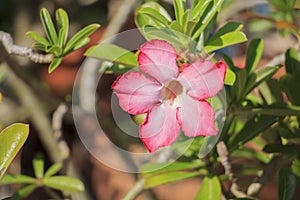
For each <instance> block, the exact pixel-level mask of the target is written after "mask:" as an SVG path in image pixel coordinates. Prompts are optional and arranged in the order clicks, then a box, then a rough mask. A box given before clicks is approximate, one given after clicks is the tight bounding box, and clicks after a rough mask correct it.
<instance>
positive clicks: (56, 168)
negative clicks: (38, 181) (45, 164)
mask: <svg viewBox="0 0 300 200" xmlns="http://www.w3.org/2000/svg"><path fill="white" fill-rule="evenodd" d="M62 167H63V166H62V164H61V163H55V164H53V165H51V166H50V167H49V169H48V170H47V171H46V173H45V175H44V177H50V176H53V175H54V174H56V173H57V172H59V171H60V170H61V169H62Z"/></svg>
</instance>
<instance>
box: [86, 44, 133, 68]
mask: <svg viewBox="0 0 300 200" xmlns="http://www.w3.org/2000/svg"><path fill="white" fill-rule="evenodd" d="M85 55H86V56H90V57H94V58H99V59H103V60H107V61H112V62H114V63H120V64H124V65H128V66H131V67H136V66H138V62H137V56H136V55H135V54H134V53H132V52H130V51H128V50H126V49H123V48H121V47H118V46H116V45H113V44H99V45H96V46H93V47H91V48H89V49H88V50H87V51H86V52H85Z"/></svg>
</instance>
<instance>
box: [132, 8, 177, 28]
mask: <svg viewBox="0 0 300 200" xmlns="http://www.w3.org/2000/svg"><path fill="white" fill-rule="evenodd" d="M137 12H138V13H139V14H142V15H149V16H150V17H151V18H152V19H153V18H154V19H156V20H158V21H159V22H160V23H162V24H164V25H166V26H167V25H168V23H169V22H171V20H170V19H169V18H166V17H165V16H164V15H162V14H160V13H159V11H157V10H156V9H154V8H151V7H141V8H139V9H138V11H137Z"/></svg>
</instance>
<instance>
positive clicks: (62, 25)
mask: <svg viewBox="0 0 300 200" xmlns="http://www.w3.org/2000/svg"><path fill="white" fill-rule="evenodd" d="M55 16H56V22H57V30H58V46H59V47H61V48H62V47H63V46H64V44H65V43H66V41H67V38H68V32H69V17H68V14H67V13H66V11H64V9H62V8H59V9H57V10H56V13H55Z"/></svg>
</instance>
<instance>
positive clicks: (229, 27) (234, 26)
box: [211, 22, 243, 40]
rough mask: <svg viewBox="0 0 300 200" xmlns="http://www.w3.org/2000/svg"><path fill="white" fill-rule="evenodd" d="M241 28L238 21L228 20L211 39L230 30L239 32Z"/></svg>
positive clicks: (241, 25)
mask: <svg viewBox="0 0 300 200" xmlns="http://www.w3.org/2000/svg"><path fill="white" fill-rule="evenodd" d="M242 28H243V24H241V23H238V22H228V23H226V24H225V25H223V26H222V27H221V28H220V29H219V30H218V31H217V32H216V33H215V34H214V35H213V37H212V38H211V40H215V39H217V38H218V37H221V36H222V35H225V34H227V33H230V32H239V31H241V30H242Z"/></svg>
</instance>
